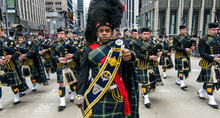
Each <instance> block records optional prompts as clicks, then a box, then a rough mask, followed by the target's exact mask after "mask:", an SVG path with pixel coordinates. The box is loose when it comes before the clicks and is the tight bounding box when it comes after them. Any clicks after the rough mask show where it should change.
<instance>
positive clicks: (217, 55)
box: [209, 54, 220, 57]
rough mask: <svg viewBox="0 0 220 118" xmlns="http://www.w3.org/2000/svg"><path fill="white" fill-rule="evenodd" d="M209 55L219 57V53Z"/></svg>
mask: <svg viewBox="0 0 220 118" xmlns="http://www.w3.org/2000/svg"><path fill="white" fill-rule="evenodd" d="M209 56H212V57H220V54H211V55H209Z"/></svg>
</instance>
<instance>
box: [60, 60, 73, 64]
mask: <svg viewBox="0 0 220 118" xmlns="http://www.w3.org/2000/svg"><path fill="white" fill-rule="evenodd" d="M72 60H73V59H69V60H68V61H67V62H64V61H60V63H69V62H71V61H72Z"/></svg>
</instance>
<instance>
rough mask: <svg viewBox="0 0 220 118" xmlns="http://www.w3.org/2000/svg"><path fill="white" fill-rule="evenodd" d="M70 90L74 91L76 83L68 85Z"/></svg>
mask: <svg viewBox="0 0 220 118" xmlns="http://www.w3.org/2000/svg"><path fill="white" fill-rule="evenodd" d="M70 90H71V91H72V92H74V91H76V84H75V83H74V84H73V85H70Z"/></svg>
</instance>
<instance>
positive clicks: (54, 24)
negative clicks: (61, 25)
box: [53, 21, 56, 34]
mask: <svg viewBox="0 0 220 118" xmlns="http://www.w3.org/2000/svg"><path fill="white" fill-rule="evenodd" d="M53 26H54V32H53V33H54V34H55V33H56V27H55V26H56V21H53Z"/></svg>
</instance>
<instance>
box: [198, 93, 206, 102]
mask: <svg viewBox="0 0 220 118" xmlns="http://www.w3.org/2000/svg"><path fill="white" fill-rule="evenodd" d="M197 94H198V95H199V92H197ZM199 98H200V99H202V100H205V97H200V96H199Z"/></svg>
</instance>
